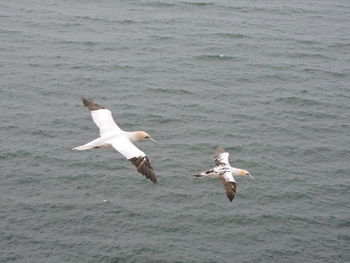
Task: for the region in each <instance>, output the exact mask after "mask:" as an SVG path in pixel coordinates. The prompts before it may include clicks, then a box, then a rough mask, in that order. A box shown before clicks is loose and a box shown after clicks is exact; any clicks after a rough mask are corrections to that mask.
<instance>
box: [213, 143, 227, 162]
mask: <svg viewBox="0 0 350 263" xmlns="http://www.w3.org/2000/svg"><path fill="white" fill-rule="evenodd" d="M224 152H226V151H225V150H224V149H223V148H221V147H220V146H216V147H215V165H216V166H221V165H226V164H225V163H223V162H222V161H221V160H220V154H222V153H224Z"/></svg>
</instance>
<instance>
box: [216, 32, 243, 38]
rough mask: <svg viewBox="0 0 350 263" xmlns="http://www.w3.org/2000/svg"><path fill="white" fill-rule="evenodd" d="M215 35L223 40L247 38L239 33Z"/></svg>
mask: <svg viewBox="0 0 350 263" xmlns="http://www.w3.org/2000/svg"><path fill="white" fill-rule="evenodd" d="M215 35H217V36H219V37H225V38H248V36H247V35H244V34H240V33H215Z"/></svg>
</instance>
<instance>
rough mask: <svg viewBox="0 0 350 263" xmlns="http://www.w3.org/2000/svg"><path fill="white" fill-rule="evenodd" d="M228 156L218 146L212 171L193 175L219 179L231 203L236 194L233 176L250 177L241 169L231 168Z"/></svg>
mask: <svg viewBox="0 0 350 263" xmlns="http://www.w3.org/2000/svg"><path fill="white" fill-rule="evenodd" d="M229 155H230V154H229V153H228V152H227V151H225V150H224V149H222V148H221V147H219V146H216V148H215V166H214V168H213V169H211V170H208V171H205V172H202V173H200V174H196V175H194V177H211V178H220V179H221V181H222V183H223V184H224V188H225V191H226V196H227V198H228V199H229V200H230V201H231V202H232V200H233V198H235V194H236V180H235V178H234V177H233V176H250V177H251V178H254V177H253V176H252V175H250V173H249V172H248V171H246V170H243V169H238V168H235V167H232V166H231V165H230V163H229V162H228V156H229Z"/></svg>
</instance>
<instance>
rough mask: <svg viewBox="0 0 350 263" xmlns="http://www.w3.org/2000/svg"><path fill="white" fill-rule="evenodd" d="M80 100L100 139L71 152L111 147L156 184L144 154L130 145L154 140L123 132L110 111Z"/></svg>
mask: <svg viewBox="0 0 350 263" xmlns="http://www.w3.org/2000/svg"><path fill="white" fill-rule="evenodd" d="M82 100H83V103H84V106H85V107H87V108H88V109H89V110H90V112H91V116H92V119H93V121H94V123H95V124H96V125H97V127H98V128H99V130H100V137H98V138H97V139H95V140H92V141H91V142H88V143H86V144H84V145H81V146H78V147H74V148H73V149H72V150H78V151H83V150H89V149H92V148H111V147H113V148H114V149H116V150H117V151H118V152H120V153H121V154H122V155H124V157H125V158H127V159H128V160H129V161H131V162H132V163H133V164H134V165H135V166H136V168H137V171H138V172H140V173H142V174H143V175H145V176H146V177H147V178H148V179H150V180H151V181H153V182H154V183H156V182H157V180H156V177H155V175H154V171H153V168H152V166H151V164H150V162H149V160H148V158H147V157H146V154H145V153H144V152H142V151H141V150H140V149H139V148H137V147H136V146H135V145H134V144H133V143H132V142H135V141H139V140H144V139H147V138H148V139H150V140H152V141H154V140H153V139H152V138H151V137H150V136H149V135H148V134H147V133H146V132H144V131H134V132H127V131H123V130H122V129H120V128H119V126H118V125H117V124H116V123H115V121H114V120H113V117H112V113H111V111H110V110H108V109H105V108H104V107H102V106H100V105H98V104H95V103H93V101H91V100H88V99H85V98H83V99H82ZM154 142H155V141H154Z"/></svg>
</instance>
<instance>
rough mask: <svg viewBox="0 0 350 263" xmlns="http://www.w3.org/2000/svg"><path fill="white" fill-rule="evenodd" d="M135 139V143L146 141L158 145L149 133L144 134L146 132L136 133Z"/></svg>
mask: <svg viewBox="0 0 350 263" xmlns="http://www.w3.org/2000/svg"><path fill="white" fill-rule="evenodd" d="M134 139H135V141H144V140H147V139H149V140H151V141H152V142H154V143H157V141H156V140H154V139H152V137H151V136H150V135H149V134H148V133H147V132H144V131H137V132H135V133H134Z"/></svg>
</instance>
